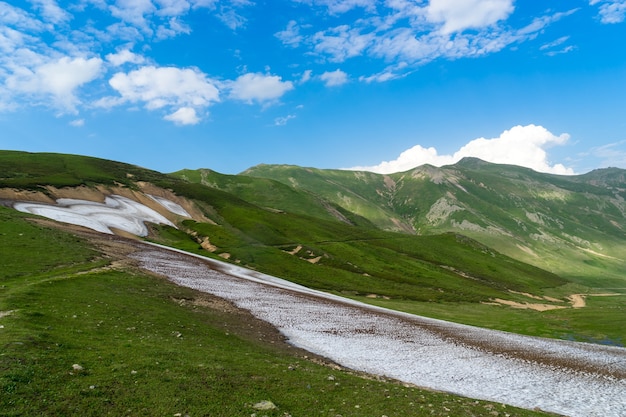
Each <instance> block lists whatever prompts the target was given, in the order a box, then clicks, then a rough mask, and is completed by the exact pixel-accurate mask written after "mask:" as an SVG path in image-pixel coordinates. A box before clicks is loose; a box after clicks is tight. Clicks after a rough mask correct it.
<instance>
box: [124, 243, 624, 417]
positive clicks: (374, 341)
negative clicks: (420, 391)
mask: <svg viewBox="0 0 626 417" xmlns="http://www.w3.org/2000/svg"><path fill="white" fill-rule="evenodd" d="M151 246H153V247H150V246H147V245H141V246H138V248H139V249H138V251H137V252H136V253H134V254H133V255H132V257H133V258H135V259H137V260H138V261H139V262H140V266H141V267H142V268H144V269H147V270H150V271H152V272H156V273H159V274H162V275H164V276H166V277H168V278H169V279H170V280H171V281H173V282H175V283H177V284H179V285H183V286H186V287H190V288H194V289H197V290H200V291H203V292H207V293H211V294H214V295H216V296H219V297H222V298H224V299H227V300H230V301H231V302H233V303H234V304H235V305H237V306H238V307H240V308H245V309H247V310H249V311H250V312H252V314H254V315H255V316H256V317H258V318H260V319H263V320H265V321H267V322H269V323H271V324H272V325H274V326H275V327H277V328H278V329H279V330H280V331H281V332H282V333H283V334H284V335H285V336H286V337H287V338H288V340H289V341H290V343H292V344H294V345H296V346H298V347H301V348H304V349H307V350H309V351H310V352H313V353H316V354H319V355H322V356H325V357H327V358H329V359H331V360H333V361H335V362H337V363H338V364H340V365H343V366H345V367H348V368H351V369H355V370H360V371H364V372H368V373H371V374H376V375H383V376H387V377H391V378H395V379H398V380H401V381H404V382H407V383H411V384H415V385H418V386H421V387H428V388H432V389H436V390H441V391H447V392H453V393H456V394H460V395H463V396H467V397H472V398H477V399H484V400H490V401H497V402H501V403H504V404H509V405H513V406H517V407H523V408H528V409H534V408H539V409H542V410H544V411H550V412H555V413H560V414H564V415H569V416H577V417H578V416H598V417H599V416H602V417H609V416H613V417H623V416H625V415H626V349H624V348H619V347H610V346H600V345H593V344H587V343H576V342H568V341H561V340H552V339H542V338H536V337H526V336H520V335H516V334H511V333H505V332H499V331H492V330H486V329H481V328H476V327H471V326H464V325H459V324H454V323H449V322H445V321H440V320H433V319H428V318H424V317H419V316H415V315H410V314H406V313H399V312H394V311H390V310H386V309H382V308H378V307H372V306H368V305H365V304H361V303H358V302H355V301H352V300H347V299H343V298H341V297H338V296H333V295H328V294H325V293H322V292H319V291H314V290H309V289H307V288H305V287H301V286H298V285H297V284H293V283H291V282H288V281H283V280H280V279H278V278H275V277H270V276H267V275H264V274H260V273H257V272H254V271H250V270H246V269H244V268H240V267H237V266H233V265H230V264H226V263H221V262H218V261H213V260H207V259H206V258H197V257H193V256H189V255H184V253H182V252H179V251H172V250H170V249H167V250H166V249H164V248H163V249H162V248H157V247H154V245H151Z"/></svg>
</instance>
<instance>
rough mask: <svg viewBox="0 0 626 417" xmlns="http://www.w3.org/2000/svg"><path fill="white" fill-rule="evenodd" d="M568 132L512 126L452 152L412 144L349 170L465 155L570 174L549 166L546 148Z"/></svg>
mask: <svg viewBox="0 0 626 417" xmlns="http://www.w3.org/2000/svg"><path fill="white" fill-rule="evenodd" d="M568 140H569V135H568V134H567V133H563V134H561V135H558V136H557V135H555V134H553V133H551V132H550V131H549V130H547V129H546V128H544V127H543V126H536V125H532V124H531V125H527V126H515V127H512V128H511V129H509V130H505V131H504V132H502V134H500V136H499V137H497V138H491V139H486V138H478V139H474V140H472V141H470V142H469V143H467V144H466V145H465V146H463V147H461V148H460V149H459V150H458V151H456V152H455V153H454V154H452V155H439V153H438V152H437V149H435V148H433V147H430V148H424V147H422V146H421V145H416V146H414V147H412V148H410V149H407V150H406V151H404V152H402V153H401V154H400V155H399V156H398V158H396V159H395V160H393V161H383V162H381V163H380V164H378V165H375V166H369V167H354V168H350V169H351V170H355V171H359V170H363V171H372V172H378V173H381V174H390V173H394V172H402V171H407V170H409V169H413V168H415V167H418V166H420V165H424V164H430V165H434V166H443V165H450V164H454V163H456V162H458V161H460V160H461V159H463V158H465V157H475V158H480V159H482V160H484V161H487V162H492V163H496V164H511V165H518V166H523V167H527V168H531V169H534V170H535V171H539V172H546V173H553V174H562V175H572V174H574V171H573V170H572V169H571V168H567V167H565V166H563V165H562V164H554V165H551V164H550V162H549V160H548V154H547V152H546V148H549V147H550V146H555V145H563V144H565V143H566V142H567V141H568Z"/></svg>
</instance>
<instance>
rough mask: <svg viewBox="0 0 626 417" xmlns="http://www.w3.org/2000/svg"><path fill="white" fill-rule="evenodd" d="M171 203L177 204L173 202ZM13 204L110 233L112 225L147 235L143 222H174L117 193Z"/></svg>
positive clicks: (19, 208) (26, 210)
mask: <svg viewBox="0 0 626 417" xmlns="http://www.w3.org/2000/svg"><path fill="white" fill-rule="evenodd" d="M163 200H165V199H163ZM171 204H172V205H174V206H177V204H175V203H171ZM166 207H167V206H166ZM179 207H180V206H179ZM13 208H15V209H16V210H19V211H22V212H25V213H32V214H37V215H40V216H44V217H48V218H50V219H53V220H57V221H60V222H63V223H70V224H75V225H78V226H84V227H88V228H89V229H93V230H96V231H98V232H102V233H108V234H113V231H111V228H114V229H119V230H123V231H125V232H128V233H132V234H134V235H137V236H146V235H147V234H148V228H147V227H146V225H145V224H144V222H150V223H158V224H166V225H168V226H174V224H173V223H172V222H170V221H169V220H168V219H166V218H165V217H163V216H162V215H161V214H159V213H157V212H156V211H155V210H152V209H151V208H150V207H147V206H145V205H143V204H141V203H138V202H136V201H133V200H131V199H129V198H126V197H122V196H119V195H112V196H109V197H106V198H105V200H104V203H97V202H94V201H87V200H77V199H72V198H60V199H58V200H57V205H56V206H53V205H50V204H43V203H25V202H23V203H15V204H14V205H13ZM181 209H182V207H181Z"/></svg>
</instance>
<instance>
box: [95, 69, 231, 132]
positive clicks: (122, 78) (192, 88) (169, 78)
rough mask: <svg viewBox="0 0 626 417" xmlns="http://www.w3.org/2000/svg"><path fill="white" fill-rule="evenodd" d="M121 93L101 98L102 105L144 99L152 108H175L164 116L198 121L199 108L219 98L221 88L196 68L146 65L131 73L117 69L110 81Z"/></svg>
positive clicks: (139, 101) (180, 120) (147, 105)
mask: <svg viewBox="0 0 626 417" xmlns="http://www.w3.org/2000/svg"><path fill="white" fill-rule="evenodd" d="M109 84H110V85H111V87H112V88H113V89H114V90H116V91H117V92H118V93H119V95H120V96H119V97H106V98H105V99H103V100H100V101H99V105H100V106H102V107H111V106H114V105H120V104H124V103H144V105H145V107H146V108H147V109H149V110H155V109H161V108H164V107H167V108H169V109H172V110H174V111H173V112H172V113H171V114H169V115H168V116H166V117H165V120H169V121H173V122H175V123H177V124H195V123H197V122H198V121H199V118H198V116H197V113H196V110H195V109H198V108H205V107H208V106H209V105H211V104H212V103H214V102H218V101H219V90H218V88H217V87H216V86H215V84H214V83H213V82H212V81H211V80H209V79H208V78H207V76H206V75H205V74H204V73H202V72H200V71H199V70H197V69H192V68H186V69H180V68H176V67H154V66H146V67H142V68H140V69H138V70H134V71H131V72H129V73H124V72H118V73H116V74H115V75H113V77H112V78H111V80H110V81H109Z"/></svg>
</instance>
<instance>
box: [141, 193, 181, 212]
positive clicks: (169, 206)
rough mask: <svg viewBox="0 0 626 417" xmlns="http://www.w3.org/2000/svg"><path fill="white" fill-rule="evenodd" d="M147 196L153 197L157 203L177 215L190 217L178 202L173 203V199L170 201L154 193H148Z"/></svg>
mask: <svg viewBox="0 0 626 417" xmlns="http://www.w3.org/2000/svg"><path fill="white" fill-rule="evenodd" d="M148 197H150V198H151V199H153V200H154V201H156V202H157V203H159V204H160V205H162V206H163V207H165V208H166V209H168V210H169V211H171V212H172V213H174V214H178V215H179V216H183V217H191V216H190V215H189V213H187V210H185V209H184V208H182V207H181V206H180V205H179V204H176V203H174V202H173V201H170V200H168V199H166V198H163V197H157V196H156V195H150V194H148Z"/></svg>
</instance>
